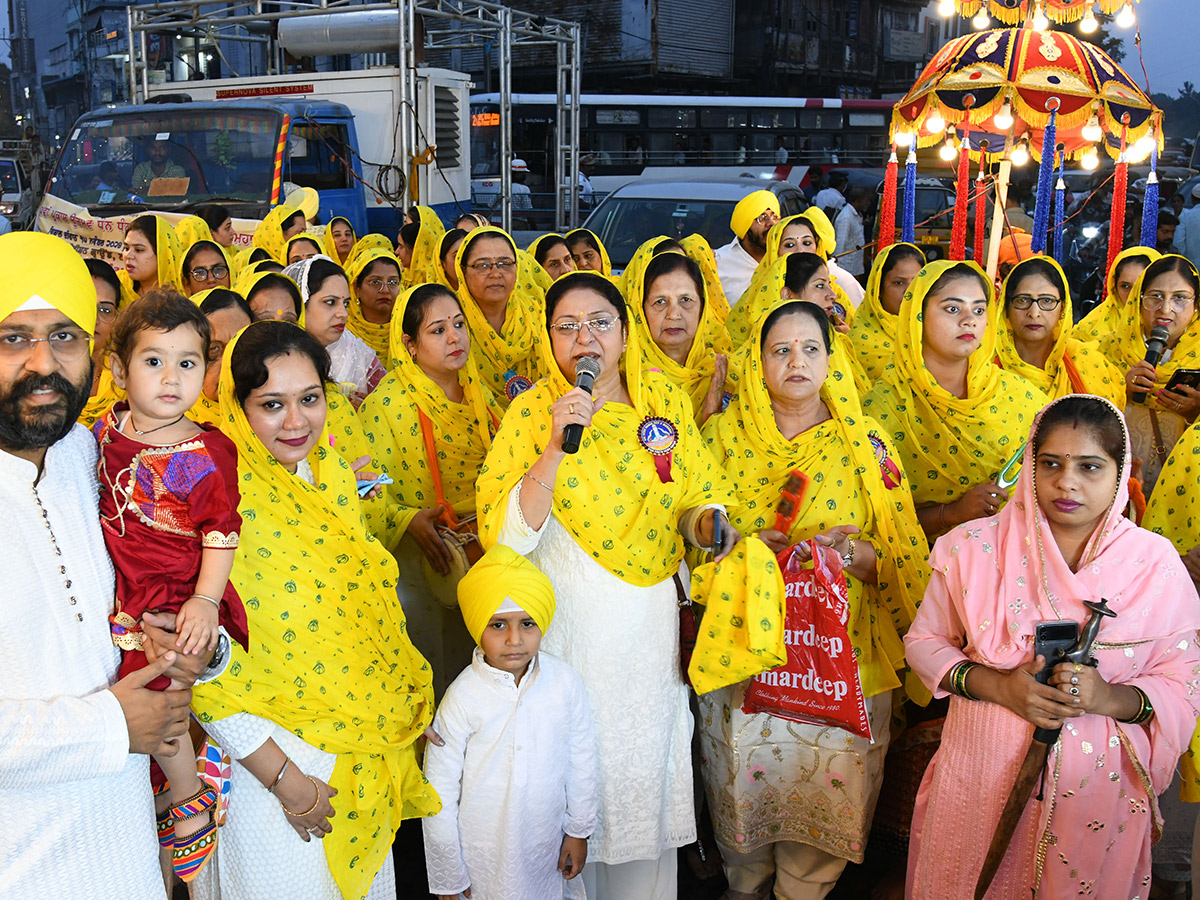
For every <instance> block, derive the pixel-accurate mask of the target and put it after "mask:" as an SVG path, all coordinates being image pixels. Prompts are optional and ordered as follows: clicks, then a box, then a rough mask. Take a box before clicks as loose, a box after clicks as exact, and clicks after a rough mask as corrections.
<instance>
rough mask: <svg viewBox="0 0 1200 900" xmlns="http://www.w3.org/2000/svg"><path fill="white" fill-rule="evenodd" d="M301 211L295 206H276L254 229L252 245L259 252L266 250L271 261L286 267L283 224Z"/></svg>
mask: <svg viewBox="0 0 1200 900" xmlns="http://www.w3.org/2000/svg"><path fill="white" fill-rule="evenodd" d="M299 211H300V210H298V209H296V207H294V206H284V205H282V204H281V205H279V206H276V207H275V208H273V209H272V210H271V211H270V212H268V213H267V214H266V216H264V217H263V220H262V221H261V222H259V223H258V227H257V228H255V229H254V236H253V237H252V238H251V239H250V243H251V244H253V245H254V246H255V247H257V248H258V249H259V250H265V251H266V252H267V253H269V254H270V255H271V259H273V260H275V262H277V263H279V264H280V265H283V266H286V265H287V257H286V256H284V246H283V244H284V242H283V223H284V222H285V221H286V220H287V219H289V218H291V217H292V216H294V215H295V214H296V213H298V212H299Z"/></svg>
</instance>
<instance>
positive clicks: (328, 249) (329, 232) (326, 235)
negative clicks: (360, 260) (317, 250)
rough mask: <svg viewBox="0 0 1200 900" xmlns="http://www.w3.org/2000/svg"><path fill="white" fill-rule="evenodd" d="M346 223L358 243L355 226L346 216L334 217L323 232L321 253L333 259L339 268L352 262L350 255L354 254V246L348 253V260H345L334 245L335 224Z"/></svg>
mask: <svg viewBox="0 0 1200 900" xmlns="http://www.w3.org/2000/svg"><path fill="white" fill-rule="evenodd" d="M334 222H345V223H346V227H347V228H349V229H350V234H352V235H353V236H354V242H355V243H357V242H358V235H357V234H356V233H355V231H354V226H353V225H352V224H350V220H349V219H347V218H346V217H345V216H334V217H333V218H332V219H330V220H329V224H328V225H326V226H325V230H324V231H323V232H321V241H320V243H321V247H322V250H321V252H322V253H324V254H325V255H326V256H328V257H329V258H330V259H332V260H333V261H334V262H335V263H337V264H338V265H339V266H344V265H345V264H346V263H347V262H348V261H349V260H350V254H351V253H353V252H354V244H353V243H352V244H351V245H350V249H349V250H348V251H347V252H346V259H345V260H343V259H342V258H341V257H340V256H338V252H337V247H335V246H334V244H333V223H334Z"/></svg>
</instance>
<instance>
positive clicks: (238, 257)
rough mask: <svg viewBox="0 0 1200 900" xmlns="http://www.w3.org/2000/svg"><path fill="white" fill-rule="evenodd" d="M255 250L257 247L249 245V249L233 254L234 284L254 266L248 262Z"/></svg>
mask: <svg viewBox="0 0 1200 900" xmlns="http://www.w3.org/2000/svg"><path fill="white" fill-rule="evenodd" d="M257 249H258V248H257V247H255V246H254V245H253V244H251V245H250V246H249V247H243V248H242V249H241V250H238V251H237V252H236V253H234V254H233V270H234V271H233V280H234V281H235V282H236V281H237V280H238V279H239V278H241V277H242V275H243V274H244V273H245V272H246V271H247V270H248V269H249V268H250V267H251V266H252V265H254V264H253V263H252V262H250V257H251V256H253V255H254V251H255V250H257Z"/></svg>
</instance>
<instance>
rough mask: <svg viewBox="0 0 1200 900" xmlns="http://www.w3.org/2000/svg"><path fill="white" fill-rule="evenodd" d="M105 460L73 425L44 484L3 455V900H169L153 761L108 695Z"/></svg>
mask: <svg viewBox="0 0 1200 900" xmlns="http://www.w3.org/2000/svg"><path fill="white" fill-rule="evenodd" d="M96 452H97V451H96V442H95V439H94V438H92V436H91V435H90V434H89V433H88V431H87V429H86V428H84V427H83V426H82V425H76V426H75V427H74V428H73V429H72V430H71V432H70V433H69V434H68V435H67V436H66V437H65V438H63V439H62V440H61V441H59V442H58V443H57V444H55V445H54V446H53V447H50V448H49V450H48V451H47V453H46V460H45V465H44V468H43V474H42V477H41V480H40V481H38V482H37V484H36V486H35V485H34V480H35V479H36V478H37V468H36V467H35V466H34V465H33V464H32V463H30V462H27V461H26V460H23V459H20V458H18V457H16V456H11V455H10V454H7V453H4V452H0V518H2V519H3V521H4V527H5V535H4V584H5V586H4V587H3V588H0V596H2V597H3V600H2V601H0V603H2V604H3V607H4V613H5V619H6V621H7V622H8V626H9V639H8V640H6V641H5V644H4V652H3V653H0V809H3V813H4V826H3V828H0V897H5V898H10V897H11V898H21V900H24V898H32V897H87V898H89V900H110V898H111V900H128V898H138V900H141V898H161V897H162V896H163V895H164V889H163V881H162V875H161V874H160V872H159V868H158V843H157V841H156V840H155V837H154V801H153V798H152V796H151V788H150V766H149V759H148V757H146V756H142V755H138V754H131V753H130V752H129V732H128V730H127V728H126V726H125V716H124V714H123V713H122V712H121V705H120V704H119V703H118V702H117V698H116V697H115V696H113V694H112V692H111V691H109V690H107V688H108V687H109V685H111V684H112V683H113V681H114V680H115V678H116V674H117V666H118V664H119V663H120V655H119V652H118V650H117V649H116V648H115V647H114V646H113V643H112V635H111V633H110V632H109V626H108V617H109V615H110V614H111V613H112V612H113V569H112V564H111V563H110V562H109V559H108V555H107V553H106V552H105V549H104V538H103V536H102V535H101V533H100V511H99V497H100V492H99V487H98V485H97V482H96ZM39 501H40V506H39ZM43 510H44V511H45V516H44V517H43ZM47 525H48V526H49V527H47ZM51 534H53V538H52V537H51ZM56 543H57V546H58V549H59V550H61V552H62V555H61V556H59V555H58V554H57V553H56V551H55V544H56ZM72 598H74V602H72Z"/></svg>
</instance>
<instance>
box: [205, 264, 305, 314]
mask: <svg viewBox="0 0 1200 900" xmlns="http://www.w3.org/2000/svg"><path fill="white" fill-rule="evenodd" d="M268 275H278V276H279V277H280V278H282V279H284V280H285V281H290V282H291V283H292V284H293V285H295V288H296V291H297V292H298V293H299V294H300V296H301V298H303V297H304V292H303V291H301V290H300V285H298V284H296V282H294V281H292V279H291V278H289V277H288V276H287V275H284V274H283V273H282V272H256V271H254V267H253V266H251V267H250V268H248V269H246V270H245V271H243V272H242V274H241V275H239V276H238V280H237V282H236V283H235V284H234V286H233V291H234V293H236V294H241V295H242V299H243V300H245V301H246V303H247V305H249V303H250V295H251V294H252V293H253V292H254V288H255V287H256V286H257V285H258V283H259V282H260V281H262V280H263V279H264V278H266V277H267V276H268ZM201 302H203V301H201ZM296 324H298V325H299V326H300V327H301V328H303V327H304V302H303V300H301V303H300V312H299V314H298V315H297V317H296Z"/></svg>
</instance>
